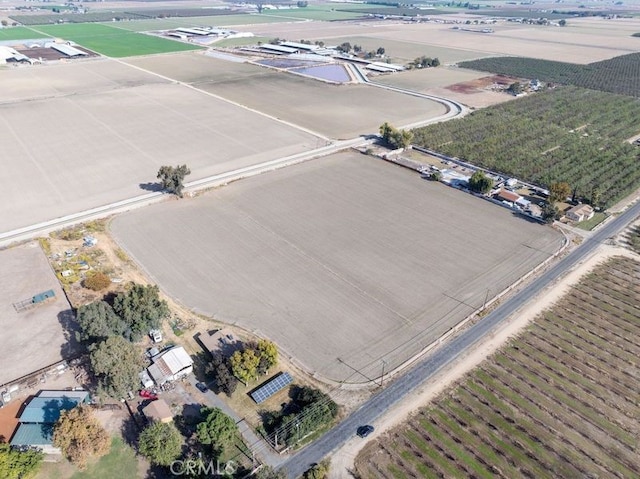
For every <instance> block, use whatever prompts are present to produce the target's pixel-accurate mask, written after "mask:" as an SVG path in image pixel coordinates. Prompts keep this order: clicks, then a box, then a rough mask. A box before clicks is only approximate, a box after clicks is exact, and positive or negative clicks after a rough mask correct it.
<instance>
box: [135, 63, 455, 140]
mask: <svg viewBox="0 0 640 479" xmlns="http://www.w3.org/2000/svg"><path fill="white" fill-rule="evenodd" d="M201 58H202V59H201V60H200V59H198V60H194V59H193V58H189V60H188V63H187V69H186V71H185V72H183V70H182V57H181V56H179V55H171V56H157V57H151V58H146V59H140V60H130V62H131V64H135V65H138V66H141V67H143V68H145V69H148V70H151V71H155V72H158V73H160V74H162V75H166V76H169V77H173V75H179V76H182V77H183V78H189V77H190V78H194V79H195V80H194V81H195V83H194V86H195V87H197V88H199V89H202V90H205V91H208V92H211V93H213V94H215V95H219V96H221V97H224V98H227V99H229V100H231V101H234V102H237V103H239V104H242V105H245V106H247V107H249V108H252V109H255V110H258V111H261V112H264V113H267V114H269V115H272V116H274V117H277V118H280V119H283V120H285V121H288V122H291V123H294V124H296V125H300V126H302V127H304V128H308V129H309V130H312V131H316V132H319V133H321V134H323V135H326V136H328V137H331V138H336V139H348V138H353V137H356V136H358V135H361V134H370V133H375V132H377V131H378V128H379V127H380V125H381V124H382V123H384V122H385V121H388V122H391V123H392V124H394V125H396V126H399V127H400V126H402V125H407V124H411V123H415V122H419V121H422V120H425V119H429V118H432V117H435V116H439V115H442V114H444V113H445V108H444V106H442V105H440V104H439V103H436V102H433V101H431V100H427V99H422V98H416V97H411V96H408V95H404V94H401V93H397V92H393V91H387V90H383V89H380V88H373V87H370V86H367V85H362V84H358V85H332V84H328V83H324V82H321V81H317V80H312V79H309V78H303V77H301V76H298V75H291V74H287V73H284V72H278V71H274V70H272V69H268V68H262V67H258V66H255V65H244V64H238V63H234V62H227V61H225V60H219V59H215V58H210V57H205V56H201ZM181 72H183V73H181ZM229 72H231V73H229ZM206 75H210V77H209V79H205V76H206ZM200 79H201V80H200ZM185 81H187V80H185Z"/></svg>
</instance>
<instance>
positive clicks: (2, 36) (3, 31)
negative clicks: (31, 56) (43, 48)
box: [0, 27, 42, 42]
mask: <svg viewBox="0 0 640 479" xmlns="http://www.w3.org/2000/svg"><path fill="white" fill-rule="evenodd" d="M41 37H42V35H41V34H39V33H37V32H34V31H33V30H31V29H29V28H25V27H9V28H0V42H4V41H7V40H29V39H31V38H41Z"/></svg>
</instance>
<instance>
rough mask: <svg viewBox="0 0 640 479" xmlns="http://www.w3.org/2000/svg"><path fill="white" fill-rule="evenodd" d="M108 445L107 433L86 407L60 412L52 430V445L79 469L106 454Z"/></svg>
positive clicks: (81, 406)
mask: <svg viewBox="0 0 640 479" xmlns="http://www.w3.org/2000/svg"><path fill="white" fill-rule="evenodd" d="M110 444H111V441H110V440H109V435H108V434H107V431H105V429H104V428H103V427H102V426H101V425H100V422H99V421H98V419H97V418H96V417H95V416H94V415H93V411H92V410H91V408H90V407H89V406H86V405H80V406H77V407H75V408H73V409H70V410H68V411H62V413H61V414H60V419H58V421H57V422H56V424H55V426H54V428H53V445H54V446H56V447H59V448H60V449H61V450H62V453H63V454H64V455H65V456H66V457H67V459H69V461H71V462H72V463H74V464H75V465H76V466H78V468H80V469H84V468H85V467H86V466H87V461H88V460H89V458H90V457H92V456H102V455H104V454H106V453H107V451H108V450H109V446H110Z"/></svg>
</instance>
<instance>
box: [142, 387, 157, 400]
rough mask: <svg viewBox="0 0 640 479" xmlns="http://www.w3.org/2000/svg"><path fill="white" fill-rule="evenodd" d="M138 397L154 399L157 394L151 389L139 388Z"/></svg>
mask: <svg viewBox="0 0 640 479" xmlns="http://www.w3.org/2000/svg"><path fill="white" fill-rule="evenodd" d="M140 397H143V398H146V399H151V400H152V401H153V400H155V399H158V395H157V394H153V393H152V392H151V391H147V390H146V389H141V390H140Z"/></svg>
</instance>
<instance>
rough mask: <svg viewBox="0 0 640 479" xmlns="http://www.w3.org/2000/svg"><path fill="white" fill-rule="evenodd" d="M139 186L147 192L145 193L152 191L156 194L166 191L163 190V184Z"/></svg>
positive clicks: (141, 184)
mask: <svg viewBox="0 0 640 479" xmlns="http://www.w3.org/2000/svg"><path fill="white" fill-rule="evenodd" d="M138 186H139V187H140V189H141V190H145V191H152V192H154V193H157V192H159V191H164V190H163V188H162V184H160V183H151V182H149V183H140V184H138Z"/></svg>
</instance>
